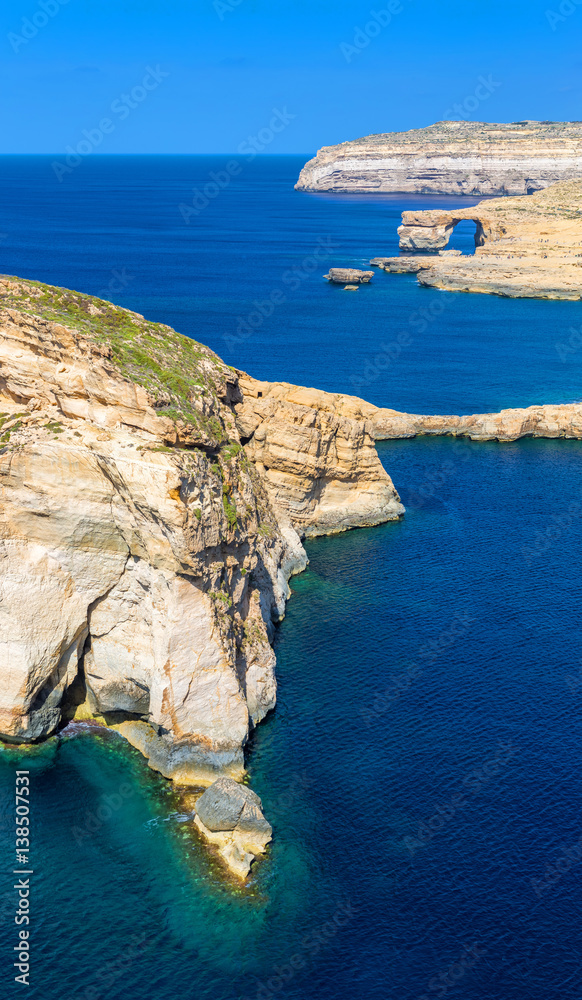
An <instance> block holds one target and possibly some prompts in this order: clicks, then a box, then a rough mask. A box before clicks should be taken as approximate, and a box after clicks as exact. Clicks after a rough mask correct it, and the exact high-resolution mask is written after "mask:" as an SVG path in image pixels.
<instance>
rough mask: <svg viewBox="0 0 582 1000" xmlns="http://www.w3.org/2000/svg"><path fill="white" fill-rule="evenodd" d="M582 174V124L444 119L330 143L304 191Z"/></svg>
mask: <svg viewBox="0 0 582 1000" xmlns="http://www.w3.org/2000/svg"><path fill="white" fill-rule="evenodd" d="M576 177H582V123H581V122H549V121H543V122H538V121H521V122H513V123H511V124H493V123H488V122H459V121H442V122H436V124H434V125H429V126H428V127H426V128H419V129H411V130H409V131H407V132H387V133H384V134H380V135H369V136H365V137H363V138H361V139H355V140H353V141H350V142H342V143H338V144H337V145H335V146H324V147H323V148H322V149H320V150H319V152H318V153H317V155H316V156H315V157H314V158H313V159H311V160H309V162H308V163H306V165H305V166H304V167H303V169H302V171H301V173H300V175H299V179H298V181H297V184H296V185H295V186H296V188H297V190H299V191H335V192H342V193H366V192H368V193H369V192H372V193H382V192H384V193H403V194H455V195H473V196H474V195H520V194H524V195H525V194H531V193H533V192H534V191H537V190H540V189H541V188H545V187H547V186H548V185H550V184H555V183H556V182H557V181H561V180H567V179H571V178H576Z"/></svg>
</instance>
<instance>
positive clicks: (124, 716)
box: [0, 277, 403, 853]
mask: <svg viewBox="0 0 582 1000" xmlns="http://www.w3.org/2000/svg"><path fill="white" fill-rule="evenodd" d="M293 389H294V387H292V386H289V387H286V390H285V392H284V393H277V391H275V390H274V389H271V388H268V387H267V386H266V385H265V384H264V383H257V382H255V380H253V379H251V378H249V377H248V376H246V375H244V373H238V372H236V371H235V370H234V369H232V368H230V367H229V366H227V365H225V364H224V363H223V362H222V361H221V360H220V359H219V358H218V357H217V356H216V355H215V354H214V353H213V352H212V351H210V350H209V349H208V348H206V347H204V346H203V345H202V344H198V343H196V342H195V341H193V340H190V339H189V338H187V337H183V336H181V335H180V334H178V333H176V332H175V331H173V330H171V329H170V328H169V327H167V326H164V325H163V324H157V323H151V322H149V321H147V320H145V319H144V317H143V316H140V315H138V314H136V313H132V312H129V311H128V310H125V309H121V308H118V307H115V306H113V305H111V304H110V303H108V302H104V301H102V300H99V299H96V298H94V297H92V296H87V295H82V294H79V293H76V292H71V291H68V290H66V289H62V288H54V287H51V286H47V285H43V284H41V283H39V282H34V281H25V280H21V279H18V278H12V277H3V278H1V279H0V425H1V426H0V560H1V563H2V566H1V569H0V663H1V664H2V671H3V683H2V686H1V691H0V737H1V738H2V739H3V740H5V741H8V742H13V743H27V742H33V741H39V740H43V739H46V738H48V737H50V736H51V734H53V733H55V732H57V731H58V730H59V728H60V727H61V726H62V725H63V724H64V723H66V721H67V720H70V719H76V720H84V719H86V720H90V721H91V722H95V721H98V722H100V723H101V724H103V725H109V726H111V727H113V728H115V729H116V730H117V731H118V732H119V733H120V734H121V735H122V736H124V737H125V738H126V739H127V740H129V742H130V743H132V745H133V746H135V747H137V748H138V749H139V750H140V751H141V752H142V753H144V755H145V756H146V757H147V759H148V761H149V763H150V766H151V767H153V768H155V769H156V770H159V771H160V772H161V773H162V774H164V775H165V776H166V777H168V778H171V779H173V780H174V781H176V782H177V783H178V784H180V785H184V786H196V787H204V786H209V785H212V784H213V783H214V782H215V781H216V780H217V779H218V778H222V777H228V778H231V779H236V780H237V781H240V780H241V779H242V778H243V777H244V774H245V768H244V756H243V754H244V747H245V744H246V742H247V740H248V737H249V733H250V731H251V729H252V727H253V726H255V725H257V724H258V723H259V722H260V721H261V719H263V718H264V716H265V715H266V714H267V713H268V712H269V711H270V710H271V709H272V708H273V707H274V705H275V701H276V677H275V655H274V653H273V650H272V647H271V644H270V640H271V639H272V638H273V634H274V627H275V623H276V622H277V621H279V620H280V619H281V618H282V616H283V615H284V611H285V602H286V599H287V597H288V595H289V584H288V581H289V578H290V577H291V576H292V575H293V574H294V573H297V572H300V571H301V570H303V569H304V568H305V566H306V564H307V557H306V554H305V550H304V548H303V545H302V538H304V537H306V536H310V535H317V534H325V533H333V532H338V531H344V530H346V529H348V528H352V527H357V526H359V525H369V524H378V523H380V522H382V521H385V520H390V519H395V518H399V517H400V516H401V515H402V513H403V507H402V505H401V504H400V502H399V498H398V494H397V493H396V491H395V489H394V486H393V484H392V481H391V480H390V477H389V476H388V475H387V474H386V472H385V471H384V469H383V467H382V465H381V463H380V461H379V459H378V456H377V454H376V451H375V448H374V442H373V439H372V438H371V436H370V434H369V431H368V429H367V428H366V427H365V425H364V424H363V423H362V421H359V420H357V419H354V418H349V417H339V416H338V415H336V414H334V413H333V412H330V411H322V412H320V411H319V409H318V406H317V399H316V398H315V397H313V396H309V394H308V393H305V392H303V391H301V390H299V391H298V392H294V391H293ZM247 853H248V852H247Z"/></svg>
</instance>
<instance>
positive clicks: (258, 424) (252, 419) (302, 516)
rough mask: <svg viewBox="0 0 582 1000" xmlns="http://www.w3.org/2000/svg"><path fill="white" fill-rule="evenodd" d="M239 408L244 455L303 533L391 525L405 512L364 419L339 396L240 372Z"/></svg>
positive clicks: (277, 506)
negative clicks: (347, 411) (345, 410)
mask: <svg viewBox="0 0 582 1000" xmlns="http://www.w3.org/2000/svg"><path fill="white" fill-rule="evenodd" d="M239 375H240V380H239V384H240V387H241V389H242V392H243V396H244V402H243V403H242V404H239V405H237V406H236V411H237V423H238V426H239V428H240V430H241V434H242V435H243V440H244V441H245V442H246V444H245V450H246V452H247V454H248V456H249V458H250V459H251V461H252V462H253V463H254V464H255V466H256V468H257V469H258V470H259V471H260V473H261V476H262V478H263V480H264V483H265V487H266V489H267V492H268V494H269V497H270V499H271V501H272V503H273V504H274V506H275V507H276V508H277V510H282V511H284V512H285V514H286V515H287V516H288V517H289V518H290V520H291V521H292V523H293V524H294V525H295V527H296V528H297V529H298V530H299V531H300V532H301V534H302V535H305V536H310V535H324V534H331V533H335V532H338V531H345V530H346V529H347V528H358V527H364V526H369V525H374V524H380V523H381V522H383V521H391V520H395V519H397V518H398V517H400V516H401V515H402V514H403V513H404V508H403V506H402V504H401V503H400V498H399V496H398V494H397V492H396V490H395V489H394V484H393V483H392V480H391V479H390V476H389V475H388V473H387V472H386V471H385V470H384V468H383V466H382V464H381V462H380V459H379V458H378V454H377V452H376V449H375V447H374V441H373V438H372V437H371V434H370V428H369V427H368V425H367V424H366V422H365V418H364V417H363V416H362V415H360V416H359V417H356V416H355V415H354V413H350V414H349V415H347V414H344V413H343V412H342V407H341V404H340V403H339V400H340V399H341V398H342V397H338V396H334V395H332V394H330V393H326V392H321V391H319V390H317V389H306V388H304V387H302V386H295V385H289V384H288V383H286V382H259V381H257V380H256V379H251V378H249V376H248V375H245V374H244V373H242V372H240V373H239Z"/></svg>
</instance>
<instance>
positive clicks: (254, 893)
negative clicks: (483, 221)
mask: <svg viewBox="0 0 582 1000" xmlns="http://www.w3.org/2000/svg"><path fill="white" fill-rule="evenodd" d="M306 158H307V156H306V157H303V158H299V157H265V158H263V159H260V158H259V159H257V160H255V161H254V162H250V163H249V162H245V161H241V165H242V169H241V171H240V172H239V174H238V175H237V176H236V177H234V178H232V179H231V180H230V181H229V182H228V183H227V184H226V185H225V186H224V188H223V189H218V194H217V195H216V197H212V198H209V199H207V200H208V204H207V205H206V206H205V207H204V208H202V210H201V211H200V212H199V214H198V215H195V214H190V213H189V211H187V210H186V209H185V208H184V206H190V207H192V198H193V196H196V198H197V204H198V205H201V204H202V202H203V200H204V195H203V197H202V199H200V198H198V196H197V195H195V190H196V191H198V192H200V191H202V192H204V188H205V187H206V186H207V185H208V184H209V183H212V184H214V183H216V184H217V182H216V181H213V180H212V176H211V175H212V174H214V176H215V177H219V178H221V179H222V180H223V182H224V178H223V175H222V172H223V171H224V170H225V165H226V163H227V162H228V159H229V158H228V157H216V158H214V157H158V158H149V157H139V158H131V157H118V158H115V157H111V158H99V157H93V158H92V159H91V158H88V159H87V160H86V161H85V162H83V163H82V165H81V166H80V167H79V168H78V169H77V170H75V171H73V173H72V174H71V175H69V176H66V177H65V179H64V180H63V182H62V183H60V184H59V183H58V182H57V180H56V178H55V176H54V173H53V171H52V169H51V158H50V157H49V158H42V157H36V158H17V157H6V158H3V159H0V178H1V181H2V183H1V186H0V198H1V205H2V210H1V218H0V230H1V235H0V258H1V259H0V271H1V272H5V273H9V274H18V275H23V276H25V277H31V278H37V279H41V280H43V281H47V282H51V283H53V284H57V285H64V286H67V287H70V288H77V289H80V290H82V291H86V292H90V293H93V294H101V295H102V296H104V297H107V298H111V299H112V300H113V301H115V302H117V303H119V304H121V305H125V306H128V307H130V308H134V309H137V310H138V311H139V312H141V313H143V314H145V315H146V316H148V317H149V318H151V319H155V320H160V321H163V322H166V323H170V324H171V325H173V326H175V327H176V328H177V329H179V330H181V331H182V332H184V333H187V334H189V335H191V336H193V337H196V338H197V339H199V340H202V341H204V342H205V343H207V344H209V345H210V346H211V347H212V348H214V349H215V350H216V351H217V352H218V353H219V354H221V355H222V356H223V357H224V358H225V360H226V361H227V362H228V363H230V364H234V365H236V366H237V367H240V368H243V369H246V370H247V371H249V372H250V373H252V374H253V375H255V376H258V377H260V378H270V379H285V380H288V381H292V382H296V383H299V384H303V385H313V386H318V387H320V388H323V389H328V390H332V391H339V392H352V393H356V394H358V395H361V396H363V397H364V398H366V399H369V400H371V401H372V402H374V403H377V404H380V405H384V406H391V407H395V408H397V409H402V410H408V411H411V412H425V413H471V412H484V411H491V410H497V409H499V408H501V407H503V406H510V405H516V406H524V405H529V404H532V403H540V402H566V401H572V400H576V399H579V398H580V397H581V396H582V392H581V390H580V358H579V356H578V355H576V354H570V355H568V358H567V360H562V358H561V354H560V351H559V350H558V349H557V348H556V345H557V344H560V343H564V342H567V340H568V338H569V336H570V335H571V334H570V332H569V331H571V329H572V328H573V329H576V330H578V329H579V328H580V325H581V324H582V307H581V306H580V304H578V303H553V302H542V301H535V300H529V301H519V300H518V301H512V300H506V299H502V298H496V297H493V296H485V295H463V294H451V293H442V292H438V291H436V290H431V289H421V288H419V287H418V286H417V285H416V281H415V278H414V276H408V275H386V274H384V273H382V272H380V273H378V274H376V276H375V278H374V280H373V281H372V283H371V284H370V285H369V286H366V287H363V288H360V289H359V290H358V292H355V293H353V294H352V293H345V292H344V291H343V289H342V288H341V287H340V288H334V287H330V286H329V285H328V283H327V282H325V281H323V280H322V275H323V274H324V273H325V272H326V271H327V269H328V267H329V266H334V265H341V264H345V265H356V266H361V265H364V264H367V262H368V261H369V259H370V258H371V257H372V256H377V255H388V254H391V253H394V252H396V249H397V237H396V226H397V225H398V222H399V218H400V212H401V211H402V210H403V209H404V208H410V207H418V208H420V207H431V206H437V205H439V204H443V205H445V204H446V205H447V206H449V205H451V204H453V203H455V204H457V203H459V202H460V201H461V199H457V201H456V202H455V200H454V199H451V198H446V199H444V198H443V199H438V198H420V197H418V198H411V197H408V198H406V197H401V196H389V197H388V196H384V197H381V196H378V197H376V196H362V197H359V198H357V197H346V196H332V195H310V194H303V193H298V192H296V191H294V189H293V183H294V181H295V179H296V177H297V174H298V172H299V169H300V167H301V165H302V164H303V162H304V161H305V159H306ZM207 190H208V191H209V192H212V193H214V188H212V187H211V188H210V189H207ZM463 203H464V204H470V202H469V201H466V200H465V201H463ZM180 206H182V209H180ZM184 216H186V217H188V222H186V221H185V219H184ZM471 240H472V236H471V232H470V227H469V226H465V227H464V229H463V230H462V231H459V232H458V233H456V234H455V236H454V242H453V244H452V245H453V246H457V247H459V248H462V249H464V250H466V251H467V252H470V250H471ZM316 253H317V254H318V256H317V257H315V256H314V255H315V254H316ZM277 291H278V292H279V293H280V294H278V295H276V296H275V299H276V300H277V301H276V305H274V300H273V299H272V298H271V296H272V294H273V292H277ZM283 296H284V301H281V298H282V297H283ZM271 306H273V309H272V310H271V308H270V307H271ZM402 332H407V333H408V334H409V336H408V337H407V338H404V339H405V340H407V341H410V342H409V343H408V344H407V346H406V347H403V348H402V350H401V351H400V353H399V354H396V356H395V350H394V349H392V350H390V349H389V348H390V345H393V344H394V343H398V341H397V337H398V335H399V334H400V333H402ZM378 451H379V453H380V456H381V459H382V461H383V463H384V465H385V467H386V468H387V470H388V471H389V472H390V474H391V475H392V477H393V479H394V482H395V484H396V486H397V488H398V490H399V491H400V493H401V496H402V499H403V501H404V503H405V505H406V508H407V513H406V516H405V518H404V519H403V520H402V521H401V522H398V523H393V524H387V525H384V526H381V527H378V528H374V529H365V530H357V531H352V532H349V533H346V534H344V535H340V536H335V537H331V538H320V539H316V540H313V541H311V542H309V543H308V544H307V550H308V554H309V558H310V565H309V568H308V570H307V571H306V572H305V573H304V574H303V575H301V576H299V577H296V578H295V579H294V581H293V591H294V593H293V596H292V598H291V600H290V602H289V605H288V613H287V616H286V618H285V620H284V621H283V623H282V624H281V625H280V627H279V628H278V633H277V639H276V648H277V658H278V677H279V698H278V705H277V709H276V711H275V712H274V713H272V714H271V716H269V718H268V719H267V720H265V722H263V723H262V724H261V725H260V726H259V728H258V729H257V730H256V732H255V734H254V736H253V740H252V743H251V744H250V746H249V748H248V760H247V763H248V769H249V775H250V779H251V783H252V787H253V788H254V789H256V791H257V792H258V793H259V794H260V795H261V797H262V799H263V805H264V808H265V812H266V814H267V816H268V817H269V819H270V820H271V821H272V823H273V825H274V830H275V837H274V841H273V844H272V849H271V850H270V851H269V854H268V856H267V857H266V859H265V860H263V861H261V862H259V863H257V865H256V866H255V868H254V869H253V877H252V879H251V882H250V885H249V887H248V888H246V889H236V888H234V887H233V886H232V884H231V883H230V882H229V881H228V880H225V879H224V878H223V875H222V872H221V869H220V868H218V867H217V866H216V864H215V863H214V862H213V861H212V860H211V858H210V856H209V854H208V853H207V852H206V850H205V849H204V848H201V846H200V845H199V843H198V841H197V840H196V838H195V837H193V836H192V833H191V830H190V826H189V824H188V822H187V817H186V816H185V814H184V813H183V812H182V811H181V807H180V803H179V801H178V799H177V796H176V794H175V791H174V790H173V788H172V786H171V785H170V784H169V783H168V782H166V781H165V779H163V778H162V777H161V776H160V775H157V774H155V773H154V772H152V771H150V770H149V769H148V767H147V766H146V764H145V761H144V760H143V758H142V757H141V756H140V755H139V753H137V751H134V750H133V749H132V748H130V747H129V746H128V745H127V744H125V743H124V742H123V741H122V740H121V739H119V738H118V737H117V736H115V735H114V734H107V733H100V734H98V735H95V734H91V733H88V732H83V731H81V730H76V731H75V730H74V729H73V731H69V732H68V734H66V735H65V736H63V737H60V738H58V739H56V738H55V739H52V740H50V741H49V742H47V743H46V744H44V745H43V746H41V747H38V748H35V749H33V750H32V751H28V752H24V753H23V752H20V753H19V752H17V751H13V750H4V751H3V752H1V753H0V776H1V781H2V784H1V793H2V798H1V803H0V804H1V809H0V826H1V827H2V845H3V846H2V850H1V852H0V862H1V865H0V870H1V871H2V888H1V891H0V958H1V961H0V976H1V981H2V987H3V988H2V995H3V996H13V995H14V996H16V995H22V993H23V992H24V993H26V995H28V996H30V997H32V998H34V1000H37V998H38V1000H101V998H103V1000H104V998H113V1000H117V998H119V1000H175V998H176V997H177V996H179V997H186V998H188V1000H272V998H276V1000H344V998H346V1000H387V998H394V1000H424V998H427V997H428V998H433V997H435V998H436V997H445V998H446V1000H553V998H555V1000H580V997H581V996H582V967H581V961H580V955H581V948H582V919H581V918H582V888H581V880H580V875H581V872H582V847H581V846H580V845H582V840H581V836H582V822H581V808H580V803H581V801H582V773H581V768H580V756H581V755H580V748H581V737H582V648H581V643H580V639H579V628H580V626H579V622H580V598H581V593H580V590H581V586H580V569H579V563H578V560H579V555H580V551H581V541H582V461H581V459H582V442H572V441H530V440H525V441H519V442H516V443H514V444H496V443H471V442H454V441H453V440H452V439H436V440H427V439H422V438H420V439H417V440H412V441H403V442H385V443H382V444H380V445H379V447H378ZM17 762H20V765H18V763H17ZM23 762H24V765H23ZM16 766H21V767H22V766H26V767H29V768H30V769H31V775H32V801H33V811H32V821H33V822H32V829H33V840H34V851H33V862H34V864H33V868H34V875H33V876H32V877H31V878H32V885H33V892H32V917H33V920H32V926H33V928H34V930H33V937H32V947H33V976H32V983H33V985H32V986H31V987H30V989H29V990H26V988H25V987H21V986H19V985H18V984H15V983H14V982H13V975H14V972H13V970H12V968H11V963H12V961H13V957H12V956H13V952H12V948H13V946H14V944H15V943H16V932H15V927H14V923H13V913H14V891H13V889H12V885H13V881H12V875H11V871H12V856H13V846H12V845H13V828H12V825H11V819H10V815H11V809H12V802H13V788H14V770H15V767H16ZM100 817H101V818H100Z"/></svg>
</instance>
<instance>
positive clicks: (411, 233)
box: [374, 180, 582, 299]
mask: <svg viewBox="0 0 582 1000" xmlns="http://www.w3.org/2000/svg"><path fill="white" fill-rule="evenodd" d="M466 219H469V220H473V221H474V222H475V227H476V230H475V242H476V244H477V246H476V250H475V254H474V256H465V255H462V254H458V253H457V252H456V251H444V252H443V253H440V254H439V255H438V256H436V255H433V256H422V255H420V254H416V255H415V256H414V257H383V258H375V260H374V263H375V264H376V265H377V266H380V267H382V268H383V269H384V270H385V271H393V272H396V271H408V272H409V271H416V272H417V273H418V281H419V283H420V284H421V285H429V286H432V287H434V288H442V289H444V290H446V291H463V292H486V293H492V294H497V295H507V296H511V297H517V298H519V297H521V298H523V297H538V298H547V299H579V298H580V297H581V295H582V270H581V269H582V254H581V245H582V180H571V181H562V182H561V183H559V184H554V185H552V186H551V187H548V188H546V189H545V190H544V191H538V192H537V193H536V194H534V195H532V196H531V197H529V198H495V199H491V200H488V201H483V202H480V203H479V204H478V205H475V206H474V207H473V208H469V209H462V210H452V211H450V212H446V211H440V210H439V211H438V212H435V211H427V212H404V213H403V215H402V223H403V224H402V226H400V228H399V230H398V232H399V235H400V248H401V250H405V251H418V250H442V248H444V247H446V246H447V244H448V242H449V239H450V237H451V234H452V232H453V230H454V228H455V226H456V225H457V223H458V222H460V221H462V220H466Z"/></svg>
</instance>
